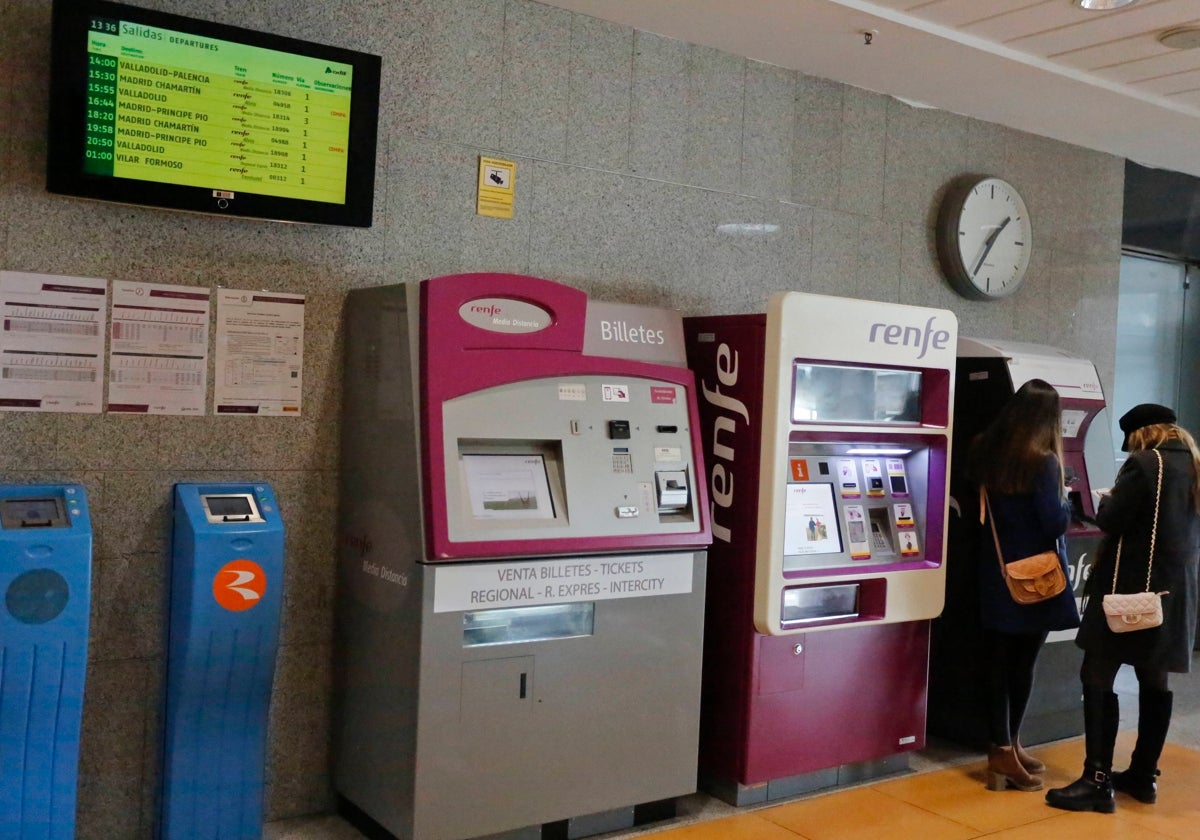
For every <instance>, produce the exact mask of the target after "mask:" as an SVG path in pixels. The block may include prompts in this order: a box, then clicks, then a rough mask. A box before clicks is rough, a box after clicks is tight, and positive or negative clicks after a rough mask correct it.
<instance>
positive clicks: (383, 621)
mask: <svg viewBox="0 0 1200 840" xmlns="http://www.w3.org/2000/svg"><path fill="white" fill-rule="evenodd" d="M694 381H695V380H694V376H693V374H692V372H691V371H690V370H688V369H687V367H686V357H685V352H684V346H683V331H682V321H681V318H680V316H679V314H678V313H677V312H672V311H669V310H662V309H654V308H647V307H638V306H628V305H619V304H610V303H603V302H599V301H594V300H590V299H589V298H588V297H587V295H585V294H584V293H583V292H581V291H578V290H575V289H571V288H568V287H566V286H563V285H560V284H558V283H554V282H551V281H549V280H544V279H538V278H534V277H523V276H518V275H511V274H464V275H454V276H450V277H439V278H435V279H431V280H426V281H424V282H421V283H413V284H407V285H399V286H392V287H381V288H373V289H363V290H357V291H353V292H351V293H350V295H349V298H348V301H347V317H346V375H345V392H344V419H343V426H342V447H343V448H342V465H341V477H342V513H341V516H342V523H341V536H340V547H339V568H338V575H339V589H338V603H337V636H336V648H337V654H336V656H335V662H336V673H335V686H336V690H335V724H334V733H335V738H334V741H335V743H334V789H335V790H336V792H337V794H338V795H339V798H340V799H339V806H340V808H341V810H342V812H343V813H344V814H345V815H346V816H348V817H349V818H350V819H351V821H353V822H355V823H357V824H359V825H361V826H364V827H365V828H367V829H370V830H372V831H378V830H379V829H380V828H382V829H383V831H385V832H386V833H387V834H390V835H392V836H395V837H400V838H406V840H409V839H410V838H411V839H412V840H434V838H436V840H455V839H456V838H473V837H480V836H483V835H487V836H489V837H491V836H493V835H495V836H497V837H501V836H503V837H506V838H507V837H514V838H515V837H521V838H524V837H542V836H543V832H545V835H544V836H547V837H552V836H569V837H580V836H585V835H587V834H593V833H599V832H604V831H611V830H614V829H620V828H624V827H628V826H630V825H634V824H637V823H640V822H645V821H649V820H651V819H656V818H661V817H663V816H669V815H671V814H673V813H674V799H675V798H676V797H678V796H681V795H684V794H687V793H691V792H693V791H694V790H695V787H696V752H697V743H698V737H699V736H698V729H699V709H700V668H701V657H702V636H703V630H702V625H703V608H704V568H705V548H706V547H707V545H708V543H709V541H710V535H709V525H708V498H707V495H706V492H705V487H704V484H703V482H701V481H698V477H699V472H700V470H701V467H700V460H699V452H700V446H699V436H698V424H697V419H696V418H697V415H696V410H697V409H696V395H695V388H694Z"/></svg>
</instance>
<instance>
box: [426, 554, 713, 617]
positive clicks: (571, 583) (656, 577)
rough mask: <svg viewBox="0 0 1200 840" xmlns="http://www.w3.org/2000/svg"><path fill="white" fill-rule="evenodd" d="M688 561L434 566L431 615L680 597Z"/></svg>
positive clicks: (655, 558) (666, 557) (688, 580)
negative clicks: (493, 608) (497, 608)
mask: <svg viewBox="0 0 1200 840" xmlns="http://www.w3.org/2000/svg"><path fill="white" fill-rule="evenodd" d="M692 560H693V555H692V554H690V553H687V552H684V553H675V554H643V555H638V556H637V557H607V558H601V559H597V558H595V557H588V558H579V559H571V558H564V559H558V560H530V561H524V562H514V563H505V562H501V563H472V564H471V565H468V566H439V567H438V568H437V569H436V571H435V579H434V591H433V611H434V612H435V613H443V612H463V611H466V610H478V609H487V608H489V607H529V606H537V605H540V604H563V603H570V602H573V601H605V600H612V599H615V598H644V597H649V596H654V595H680V594H685V593H688V592H691V591H692Z"/></svg>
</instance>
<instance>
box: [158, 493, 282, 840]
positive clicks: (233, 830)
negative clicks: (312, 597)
mask: <svg viewBox="0 0 1200 840" xmlns="http://www.w3.org/2000/svg"><path fill="white" fill-rule="evenodd" d="M283 544H284V530H283V521H282V519H281V518H280V515H279V506H278V505H277V504H276V503H275V495H274V493H273V492H272V490H271V487H270V486H269V485H267V484H264V483H260V482H255V483H227V484H176V485H175V515H174V530H173V534H172V542H171V560H170V586H169V599H170V603H169V605H168V631H167V632H168V639H167V677H166V696H165V703H164V711H163V743H162V768H161V769H162V772H161V779H160V783H161V785H162V788H161V794H160V802H159V813H158V825H157V832H156V835H157V837H158V838H159V840H226V838H238V840H241V839H242V838H245V840H250V838H258V837H260V836H261V835H262V825H263V792H264V779H265V770H266V747H267V712H268V708H269V706H270V698H271V683H272V680H273V678H274V675H275V654H276V652H277V650H278V648H279V617H280V612H281V609H282V606H283V556H284V555H283Z"/></svg>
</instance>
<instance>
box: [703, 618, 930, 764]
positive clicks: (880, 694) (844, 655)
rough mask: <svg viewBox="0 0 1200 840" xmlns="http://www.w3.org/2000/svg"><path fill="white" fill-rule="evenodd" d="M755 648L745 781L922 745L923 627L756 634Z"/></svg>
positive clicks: (925, 627)
mask: <svg viewBox="0 0 1200 840" xmlns="http://www.w3.org/2000/svg"><path fill="white" fill-rule="evenodd" d="M798 644H799V645H801V647H802V652H801V653H799V654H797V653H796V652H795V651H796V646H797V645H798ZM754 648H755V656H754V659H755V663H756V665H757V669H756V673H755V676H754V686H753V697H752V699H751V702H750V721H749V736H748V742H747V757H746V767H745V773H744V775H743V776H742V777H741V778H739V779H738V780H737V781H739V782H741V783H742V784H747V785H749V784H756V783H759V782H767V781H770V780H772V779H778V778H785V777H788V776H795V775H800V774H802V773H810V772H815V771H817V770H822V769H825V768H828V767H837V766H839V765H843V764H855V763H859V762H864V761H873V760H877V759H882V758H886V757H887V756H891V755H895V754H896V753H900V752H905V751H909V750H918V749H922V748H923V747H924V746H925V717H926V707H927V696H928V694H927V689H928V683H929V672H928V667H929V666H928V662H929V656H928V652H929V622H928V621H912V622H904V623H900V624H879V625H872V626H869V627H846V628H840V629H837V630H829V631H824V632H819V633H804V634H799V635H795V636H756V639H755V645H754ZM705 664H706V666H707V663H705ZM909 739H911V740H909Z"/></svg>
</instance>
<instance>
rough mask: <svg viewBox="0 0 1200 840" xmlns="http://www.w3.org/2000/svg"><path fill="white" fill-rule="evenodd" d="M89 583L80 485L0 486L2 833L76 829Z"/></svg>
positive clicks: (56, 836)
mask: <svg viewBox="0 0 1200 840" xmlns="http://www.w3.org/2000/svg"><path fill="white" fill-rule="evenodd" d="M91 590H92V526H91V519H90V517H89V516H88V507H87V494H86V493H85V492H84V489H83V487H82V486H80V485H78V484H65V485H0V595H2V596H3V599H4V601H3V606H2V607H0V837H17V838H25V837H37V838H40V839H41V840H71V838H73V837H74V836H75V800H76V791H77V789H78V775H79V731H80V724H81V721H82V717H83V689H84V682H85V679H86V676H87V650H88V616H89V612H90V609H91V600H92V597H91Z"/></svg>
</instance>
